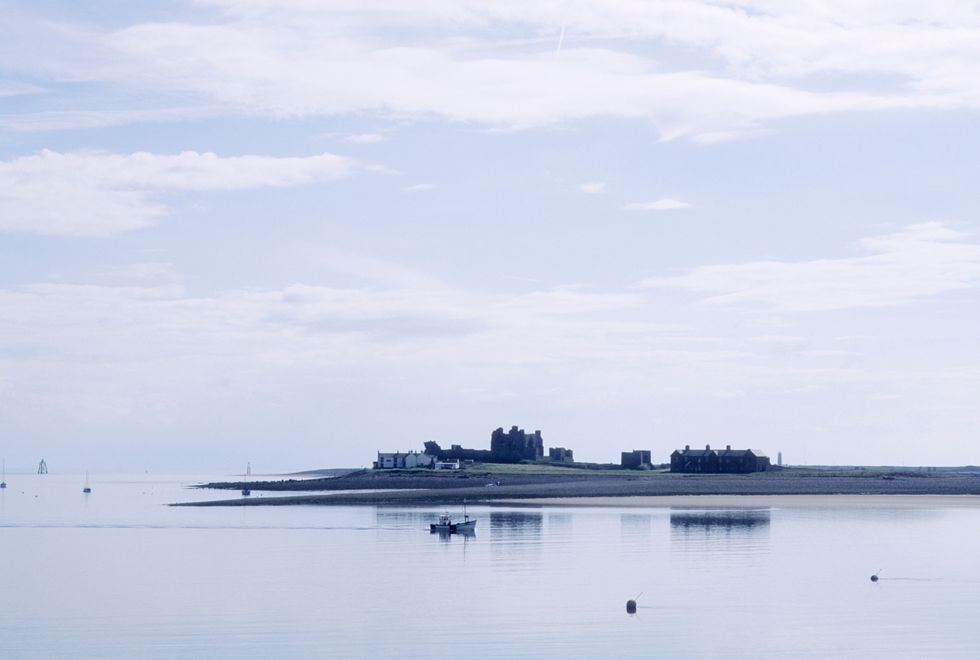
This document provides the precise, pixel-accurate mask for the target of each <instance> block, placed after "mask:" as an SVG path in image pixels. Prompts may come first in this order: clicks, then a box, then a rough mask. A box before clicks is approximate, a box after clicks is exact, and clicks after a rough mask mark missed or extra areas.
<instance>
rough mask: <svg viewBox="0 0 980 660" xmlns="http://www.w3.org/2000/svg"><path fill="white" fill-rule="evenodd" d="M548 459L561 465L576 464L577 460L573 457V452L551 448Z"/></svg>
mask: <svg viewBox="0 0 980 660" xmlns="http://www.w3.org/2000/svg"><path fill="white" fill-rule="evenodd" d="M548 458H549V459H550V460H552V461H558V462H560V463H574V462H575V458H574V457H573V455H572V450H571V449H565V448H564V447H549V448H548Z"/></svg>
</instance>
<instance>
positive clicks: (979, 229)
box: [0, 0, 980, 472]
mask: <svg viewBox="0 0 980 660" xmlns="http://www.w3.org/2000/svg"><path fill="white" fill-rule="evenodd" d="M0 12H2V17H3V20H0V454H2V455H3V456H4V457H5V459H6V462H7V465H8V469H13V470H29V469H32V468H33V467H34V466H36V464H37V461H39V460H40V459H41V458H42V457H43V458H45V459H46V460H47V462H48V464H49V466H50V468H51V469H52V471H58V470H68V469H72V470H75V469H86V468H88V469H91V470H95V471H97V470H140V471H142V470H150V471H157V472H161V471H178V470H180V471H214V470H222V471H227V472H234V471H236V470H237V471H241V470H242V469H243V468H244V465H245V463H246V462H251V463H252V465H253V469H254V470H255V471H256V472H263V471H267V472H272V471H278V470H301V469H307V468H317V467H330V466H343V467H348V466H361V465H370V463H371V461H372V460H373V459H374V457H375V453H376V452H377V451H396V450H401V451H405V450H409V449H421V448H422V443H423V442H424V441H427V440H435V441H436V442H439V443H440V444H442V445H449V444H462V445H464V446H470V447H476V448H486V447H488V446H489V437H490V433H491V431H492V430H493V429H495V428H497V427H499V426H502V427H505V428H509V427H510V426H511V425H517V426H520V427H522V428H525V429H527V430H529V431H530V430H535V429H540V430H541V432H542V434H543V437H544V441H545V445H546V446H547V447H568V448H571V449H573V450H574V451H575V457H576V458H577V459H578V460H583V461H600V462H609V461H617V462H618V458H619V453H620V452H621V451H624V450H632V449H651V450H652V451H653V452H654V455H655V456H658V457H660V459H661V460H664V461H666V460H668V455H669V453H670V452H671V451H672V450H673V449H675V448H677V447H682V446H684V445H686V444H690V445H692V446H700V445H704V444H711V445H712V446H724V445H726V444H731V445H732V446H735V447H752V448H757V449H760V450H762V451H764V452H766V453H768V454H769V455H770V456H771V457H773V458H775V456H776V454H777V452H782V455H783V459H784V462H786V463H790V464H803V463H807V464H891V465H921V464H928V465H962V464H978V463H980V456H978V452H977V449H976V447H977V443H976V441H977V438H978V437H980V341H978V335H980V304H978V302H980V296H978V293H980V292H978V288H980V216H978V202H980V186H978V185H977V172H978V171H980V121H978V120H980V9H978V8H977V7H976V6H975V4H974V3H972V2H955V1H950V2H943V1H939V0H937V1H936V2H930V3H923V2H904V1H901V0H888V1H872V0H867V1H861V2H855V1H854V0H847V1H844V0H840V1H838V0H822V1H820V2H816V1H813V2H798V3H785V2H775V1H773V0H747V1H744V2H740V1H737V0H736V1H726V2H720V1H718V2H697V1H695V0H689V1H683V2H674V1H671V0H664V1H661V2H645V1H640V0H609V1H607V2H602V3H595V2H585V1H578V0H567V1H566V0H550V1H539V2H536V1H533V0H532V1H530V2H528V1H527V0H522V1H521V2H517V1H513V0H499V1H497V2H492V3H488V2H485V1H479V2H476V1H471V0H452V1H442V0H401V1H400V2H397V3H392V2H377V1H375V0H357V1H356V2H351V1H348V0H340V1H337V2H316V1H314V0H275V1H273V0H185V1H176V2H164V1H161V2H154V3H133V2H128V1H124V0H90V1H86V2H58V1H54V0H31V1H30V2H27V1H19V0H14V1H4V2H0Z"/></svg>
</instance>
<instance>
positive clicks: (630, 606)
mask: <svg viewBox="0 0 980 660" xmlns="http://www.w3.org/2000/svg"><path fill="white" fill-rule="evenodd" d="M626 613H627V614H636V601H635V600H628V601H626Z"/></svg>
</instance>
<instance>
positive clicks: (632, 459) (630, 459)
mask: <svg viewBox="0 0 980 660" xmlns="http://www.w3.org/2000/svg"><path fill="white" fill-rule="evenodd" d="M619 464H620V465H621V466H622V467H624V468H633V469H636V468H641V467H650V466H652V465H653V462H652V459H651V458H650V450H649V449H634V450H633V451H624V452H623V453H622V454H621V458H620V463H619Z"/></svg>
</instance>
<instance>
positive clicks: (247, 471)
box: [242, 463, 252, 497]
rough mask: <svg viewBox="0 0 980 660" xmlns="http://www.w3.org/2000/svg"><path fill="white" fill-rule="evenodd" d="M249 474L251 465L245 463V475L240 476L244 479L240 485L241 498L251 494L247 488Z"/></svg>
mask: <svg viewBox="0 0 980 660" xmlns="http://www.w3.org/2000/svg"><path fill="white" fill-rule="evenodd" d="M250 474H252V464H251V463H246V464H245V474H243V475H242V477H244V482H243V483H242V496H243V497H248V496H249V495H251V494H252V491H251V489H250V488H249V487H248V475H250Z"/></svg>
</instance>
